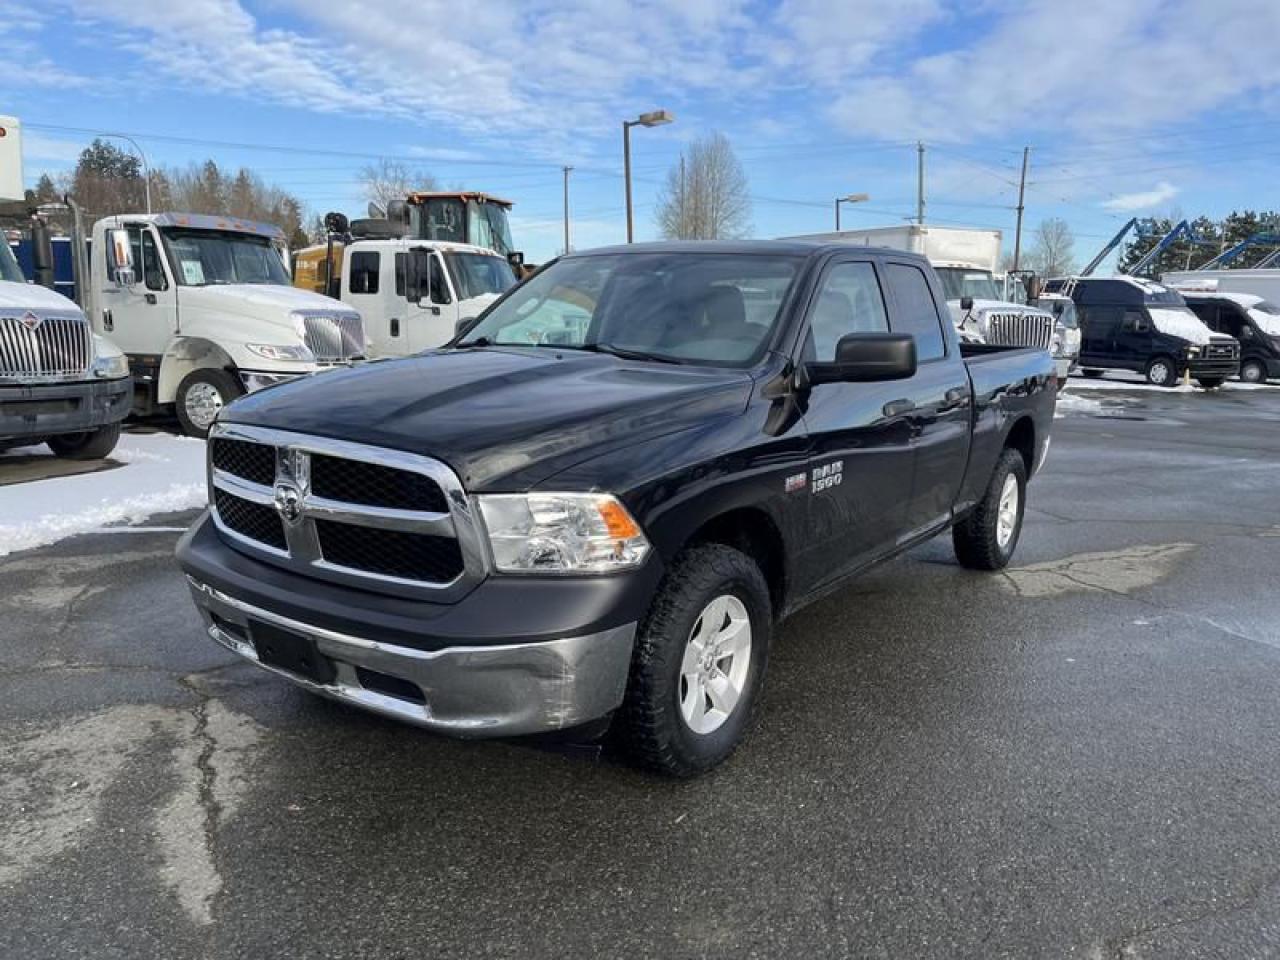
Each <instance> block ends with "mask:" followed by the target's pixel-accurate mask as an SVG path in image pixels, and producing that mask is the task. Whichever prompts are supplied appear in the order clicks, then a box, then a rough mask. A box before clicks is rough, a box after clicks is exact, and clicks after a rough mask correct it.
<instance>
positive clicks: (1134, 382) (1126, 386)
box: [1068, 371, 1280, 393]
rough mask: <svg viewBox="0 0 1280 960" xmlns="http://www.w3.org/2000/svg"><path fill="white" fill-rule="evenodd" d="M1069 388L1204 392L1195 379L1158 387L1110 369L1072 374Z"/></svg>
mask: <svg viewBox="0 0 1280 960" xmlns="http://www.w3.org/2000/svg"><path fill="white" fill-rule="evenodd" d="M1068 389H1069V390H1079V389H1083V390H1151V391H1153V392H1156V393H1203V392H1204V388H1203V387H1201V386H1199V385H1198V384H1197V383H1196V382H1195V380H1192V381H1191V386H1187V385H1186V384H1185V383H1183V381H1181V380H1179V381H1178V385H1177V386H1176V387H1157V386H1155V385H1154V384H1150V383H1147V381H1146V378H1145V377H1143V376H1142V375H1141V374H1138V373H1126V372H1119V371H1110V372H1108V373H1106V374H1104V375H1103V376H1101V377H1084V376H1079V375H1076V374H1072V375H1071V379H1070V380H1069V381H1068ZM1218 389H1219V390H1280V383H1241V382H1240V381H1238V380H1228V381H1227V382H1226V383H1224V384H1223V385H1222V386H1220V387H1218Z"/></svg>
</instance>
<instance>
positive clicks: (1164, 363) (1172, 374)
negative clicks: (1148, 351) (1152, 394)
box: [1145, 355, 1178, 387]
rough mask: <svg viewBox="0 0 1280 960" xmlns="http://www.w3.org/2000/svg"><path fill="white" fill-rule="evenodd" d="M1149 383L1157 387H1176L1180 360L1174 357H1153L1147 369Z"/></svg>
mask: <svg viewBox="0 0 1280 960" xmlns="http://www.w3.org/2000/svg"><path fill="white" fill-rule="evenodd" d="M1145 375H1146V378H1147V383H1150V384H1154V385H1155V386H1157V387H1174V386H1177V385H1178V361H1176V360H1174V359H1173V357H1166V356H1163V355H1161V356H1158V357H1152V358H1151V360H1150V362H1149V363H1148V364H1147V369H1146V371H1145Z"/></svg>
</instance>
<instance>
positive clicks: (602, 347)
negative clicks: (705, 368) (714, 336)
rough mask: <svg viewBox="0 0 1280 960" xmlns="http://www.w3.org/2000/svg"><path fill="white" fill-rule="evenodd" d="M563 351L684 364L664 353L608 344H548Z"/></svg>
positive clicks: (677, 358)
mask: <svg viewBox="0 0 1280 960" xmlns="http://www.w3.org/2000/svg"><path fill="white" fill-rule="evenodd" d="M547 346H549V347H550V346H554V347H557V348H559V349H562V350H586V351H587V352H588V353H607V354H608V355H609V356H611V357H618V358H619V359H621V360H652V361H653V362H654V363H676V364H682V363H684V361H683V360H681V359H680V358H679V357H669V356H667V355H666V354H663V353H646V352H645V351H643V350H627V349H626V348H625V347H615V346H613V345H612V344H608V343H583V344H579V345H576V346H570V345H568V344H562V343H558V344H550V343H549V344H547Z"/></svg>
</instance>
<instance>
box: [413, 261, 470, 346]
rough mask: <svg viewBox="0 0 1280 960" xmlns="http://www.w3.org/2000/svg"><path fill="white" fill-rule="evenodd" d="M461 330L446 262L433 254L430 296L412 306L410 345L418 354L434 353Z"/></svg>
mask: <svg viewBox="0 0 1280 960" xmlns="http://www.w3.org/2000/svg"><path fill="white" fill-rule="evenodd" d="M457 327H458V298H457V297H455V296H454V294H453V288H452V287H451V286H450V284H449V275H448V273H447V272H446V271H445V265H444V258H443V257H441V256H440V253H439V251H436V250H432V251H431V253H430V256H429V258H428V261H427V295H426V296H425V297H423V298H422V301H421V302H420V303H411V304H409V345H410V347H411V349H412V351H413V352H414V353H418V352H420V351H423V350H434V349H435V348H436V347H442V346H444V345H445V344H446V343H448V342H449V341H450V340H452V339H453V335H454V333H455V332H456V331H457Z"/></svg>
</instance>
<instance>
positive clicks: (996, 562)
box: [951, 450, 1027, 570]
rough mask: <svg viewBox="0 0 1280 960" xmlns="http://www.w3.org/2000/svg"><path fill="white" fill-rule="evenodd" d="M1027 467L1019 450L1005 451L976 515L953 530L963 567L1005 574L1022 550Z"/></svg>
mask: <svg viewBox="0 0 1280 960" xmlns="http://www.w3.org/2000/svg"><path fill="white" fill-rule="evenodd" d="M1026 500H1027V465H1026V464H1025V463H1024V462H1023V460H1022V454H1020V453H1018V451H1017V450H1005V451H1004V452H1003V453H1002V454H1000V459H999V460H997V461H996V468H995V470H994V471H993V472H992V474H991V481H990V482H989V483H988V484H987V490H986V493H984V494H983V497H982V500H981V501H980V502H979V503H978V505H977V506H976V507H975V508H974V509H973V511H972V512H971V513H970V514H969V515H968V516H967V517H965V518H964V519H963V520H961V521H960V522H959V523H957V524H956V525H955V526H954V527H952V528H951V544H952V546H953V547H954V548H955V551H956V559H957V560H959V561H960V566H962V567H968V568H969V569H970V570H1003V569H1004V568H1005V567H1006V566H1008V564H1009V560H1010V558H1011V557H1012V556H1013V551H1014V548H1016V547H1017V546H1018V537H1019V536H1021V535H1022V518H1023V515H1024V514H1025V513H1026Z"/></svg>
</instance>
